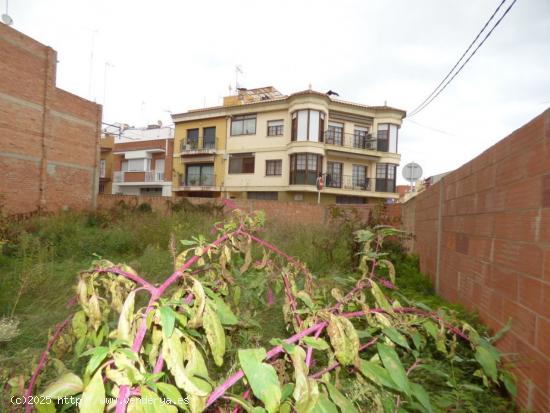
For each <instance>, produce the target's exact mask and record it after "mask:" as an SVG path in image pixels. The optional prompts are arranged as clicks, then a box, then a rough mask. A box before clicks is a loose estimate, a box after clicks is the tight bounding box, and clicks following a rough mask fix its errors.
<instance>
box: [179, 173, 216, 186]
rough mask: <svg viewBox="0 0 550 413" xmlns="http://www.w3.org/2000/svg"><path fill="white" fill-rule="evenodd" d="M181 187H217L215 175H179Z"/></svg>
mask: <svg viewBox="0 0 550 413" xmlns="http://www.w3.org/2000/svg"><path fill="white" fill-rule="evenodd" d="M179 183H180V186H201V187H210V186H216V175H215V174H200V175H198V174H197V175H194V174H191V175H179Z"/></svg>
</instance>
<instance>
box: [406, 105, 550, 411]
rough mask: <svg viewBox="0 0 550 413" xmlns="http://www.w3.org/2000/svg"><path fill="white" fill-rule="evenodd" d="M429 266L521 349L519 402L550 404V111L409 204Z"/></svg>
mask: <svg viewBox="0 0 550 413" xmlns="http://www.w3.org/2000/svg"><path fill="white" fill-rule="evenodd" d="M402 209H403V213H402V220H403V228H404V229H405V230H407V231H410V232H413V233H414V234H415V238H414V240H413V241H412V242H411V243H410V244H409V245H408V246H409V248H410V250H411V251H414V252H416V253H418V254H419V256H420V266H421V269H422V271H424V272H426V273H427V274H429V275H430V276H431V277H432V279H433V280H434V284H435V285H436V288H437V291H438V292H439V293H440V294H441V295H443V296H444V297H445V298H447V299H449V300H450V301H454V302H460V303H462V304H464V305H465V306H467V307H469V308H470V309H474V310H477V311H479V314H480V316H481V318H482V319H483V321H484V322H485V323H487V324H488V325H489V326H490V327H491V328H492V329H493V330H495V331H496V330H498V329H500V328H501V327H502V326H503V325H504V324H506V322H507V321H508V319H509V318H511V319H512V329H511V331H510V332H509V333H508V334H507V335H505V337H504V338H503V339H502V340H501V341H500V342H498V346H499V347H500V349H501V350H502V351H503V352H505V353H515V354H518V356H519V359H518V362H517V366H518V368H517V373H518V378H519V383H518V384H519V386H518V391H519V393H518V403H519V405H520V406H521V407H523V408H528V409H533V410H534V411H535V412H540V413H543V412H544V413H548V412H549V411H550V110H547V111H546V112H544V113H543V114H541V115H540V116H538V117H537V118H535V119H533V120H532V121H531V122H529V123H528V124H526V125H525V126H523V127H522V128H520V129H518V130H516V131H515V132H514V133H512V134H511V135H510V136H508V137H507V138H505V139H503V140H502V141H500V142H499V143H497V144H496V145H494V146H493V147H491V148H489V149H488V150H487V151H485V152H484V153H482V154H481V155H480V156H478V157H477V158H475V159H473V160H472V161H470V162H468V163H467V164H465V165H463V166H462V167H460V168H459V169H457V170H456V171H454V172H453V173H451V174H449V175H448V176H446V177H444V178H443V179H442V180H441V181H440V182H438V183H437V184H435V185H434V186H432V187H430V188H428V189H427V190H426V191H424V192H422V193H420V194H418V195H417V196H416V197H415V198H413V199H411V200H410V201H409V202H407V203H405V204H403V208H402Z"/></svg>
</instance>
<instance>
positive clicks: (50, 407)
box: [35, 400, 55, 413]
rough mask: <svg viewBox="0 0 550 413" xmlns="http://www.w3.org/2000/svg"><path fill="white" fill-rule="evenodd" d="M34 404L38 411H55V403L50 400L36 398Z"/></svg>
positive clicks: (48, 412) (44, 412) (45, 412)
mask: <svg viewBox="0 0 550 413" xmlns="http://www.w3.org/2000/svg"><path fill="white" fill-rule="evenodd" d="M35 406H36V410H37V411H38V413H55V404H54V402H53V401H52V400H37V402H36V403H35Z"/></svg>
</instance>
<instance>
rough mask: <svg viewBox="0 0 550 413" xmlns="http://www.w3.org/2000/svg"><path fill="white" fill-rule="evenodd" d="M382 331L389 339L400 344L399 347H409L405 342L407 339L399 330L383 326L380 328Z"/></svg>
mask: <svg viewBox="0 0 550 413" xmlns="http://www.w3.org/2000/svg"><path fill="white" fill-rule="evenodd" d="M382 333H384V334H385V335H386V336H387V337H388V338H389V339H390V340H391V341H393V342H394V343H395V344H398V345H400V346H401V347H405V348H406V349H409V350H410V349H411V348H410V347H409V343H408V342H407V339H406V338H405V336H404V335H403V334H401V333H400V332H399V331H397V330H396V329H395V328H393V327H388V328H384V329H383V330H382Z"/></svg>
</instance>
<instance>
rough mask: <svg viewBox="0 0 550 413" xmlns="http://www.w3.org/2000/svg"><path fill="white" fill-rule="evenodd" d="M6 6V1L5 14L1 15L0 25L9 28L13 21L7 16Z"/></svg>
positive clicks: (7, 3)
mask: <svg viewBox="0 0 550 413" xmlns="http://www.w3.org/2000/svg"><path fill="white" fill-rule="evenodd" d="M8 5H9V0H6V12H5V13H4V14H3V15H2V23H4V24H5V25H6V26H11V25H12V24H13V19H12V18H11V17H10V15H9V14H8Z"/></svg>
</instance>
